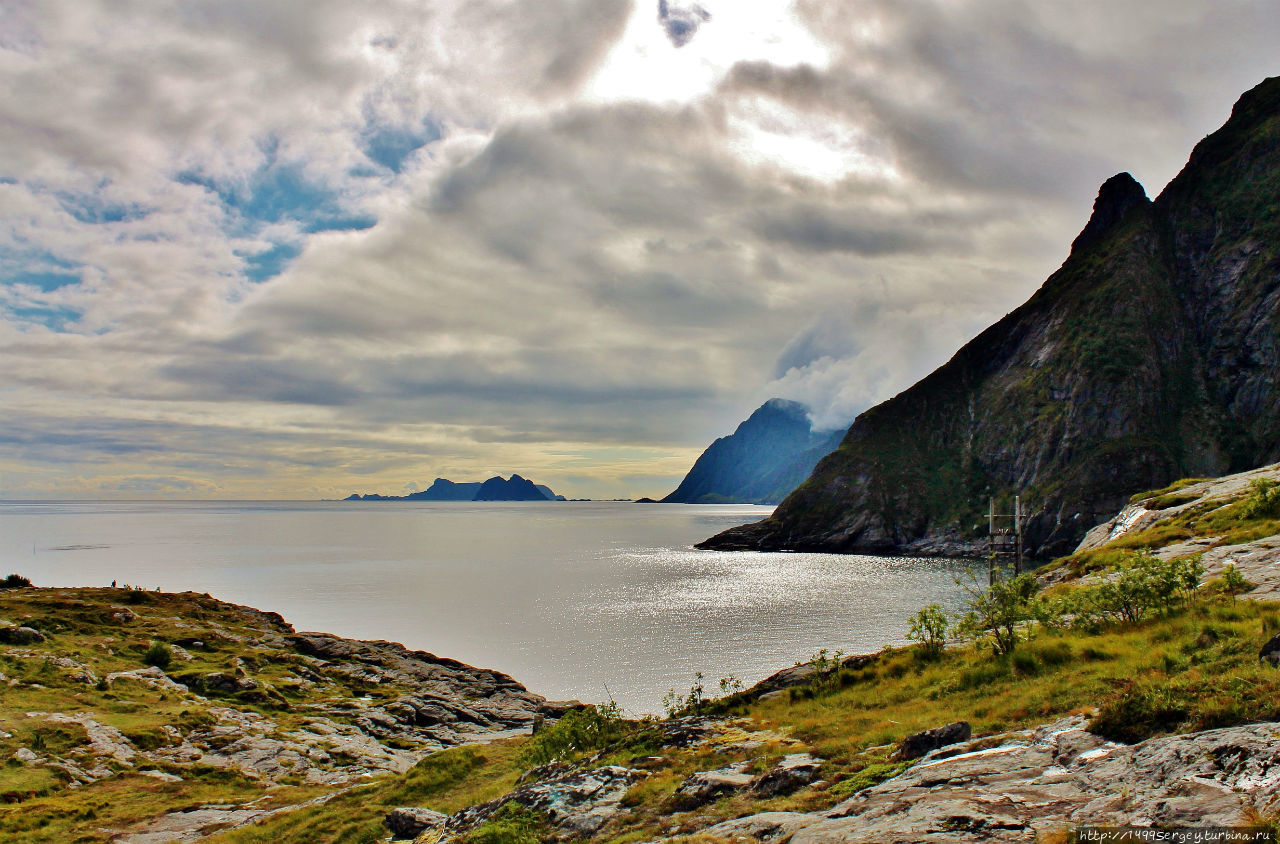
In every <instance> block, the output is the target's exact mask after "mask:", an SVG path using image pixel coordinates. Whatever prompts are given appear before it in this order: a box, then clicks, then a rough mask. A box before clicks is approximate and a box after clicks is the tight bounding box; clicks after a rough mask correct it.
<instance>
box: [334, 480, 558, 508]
mask: <svg viewBox="0 0 1280 844" xmlns="http://www.w3.org/2000/svg"><path fill="white" fill-rule="evenodd" d="M343 501H564V496H563V495H557V494H556V493H555V492H553V491H552V490H551V487H549V486H546V485H545V484H535V483H533V481H530V480H528V479H526V478H522V477H520V475H517V474H514V473H513V474H512V475H511V477H510V478H506V479H504V478H503V477H502V476H501V475H494V476H493V477H492V478H489V479H488V480H485V481H464V482H461V483H455V482H454V481H451V480H449V479H448V478H436V479H435V480H434V481H432V483H431V486H429V487H428V488H426V489H424V490H421V491H419V492H411V493H409V494H408V495H379V494H378V493H370V494H368V495H360V494H359V493H354V492H353V493H352V494H351V495H348V496H347V497H346V498H344V499H343Z"/></svg>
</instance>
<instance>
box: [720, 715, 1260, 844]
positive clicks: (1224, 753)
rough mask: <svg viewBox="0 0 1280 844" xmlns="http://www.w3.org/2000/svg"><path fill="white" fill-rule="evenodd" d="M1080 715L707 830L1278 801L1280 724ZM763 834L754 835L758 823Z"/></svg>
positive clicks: (1003, 824)
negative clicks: (1106, 731) (1101, 722)
mask: <svg viewBox="0 0 1280 844" xmlns="http://www.w3.org/2000/svg"><path fill="white" fill-rule="evenodd" d="M1085 724H1086V719H1085V718H1084V717H1083V716H1075V717H1072V718H1067V719H1064V720H1061V721H1058V722H1056V723H1054V724H1050V725H1047V726H1044V727H1041V728H1039V729H1036V730H1028V731H1021V732H1017V733H1010V734H1008V735H1006V736H1003V737H1001V738H1003V741H1001V742H1000V743H998V744H996V745H995V746H991V739H985V740H979V741H973V742H969V743H966V744H959V745H953V746H951V747H948V748H946V749H945V750H942V751H935V752H933V753H931V754H929V755H926V756H925V757H924V758H923V759H921V760H920V761H919V762H918V763H917V764H915V765H914V766H912V767H911V768H909V769H908V770H906V771H905V772H903V773H902V774H901V775H899V776H897V777H895V778H893V779H891V780H887V781H885V782H883V783H880V784H879V785H876V786H873V787H871V788H868V789H865V790H864V791H861V792H859V793H858V794H856V795H854V796H853V797H851V798H849V799H848V800H846V801H844V802H842V803H840V804H838V805H836V806H835V807H833V808H832V809H830V810H828V811H825V812H818V813H812V814H803V813H789V812H770V813H765V814H762V815H756V816H750V817H747V818H739V819H737V820H734V821H730V822H727V823H725V824H719V825H717V826H714V827H711V828H709V829H708V830H706V832H707V833H709V834H712V835H724V836H727V835H729V834H730V833H735V834H737V833H745V834H753V835H757V838H758V839H759V840H762V841H770V840H779V839H780V838H781V837H782V836H783V835H791V836H792V837H791V838H790V839H789V840H790V842H791V844H834V842H841V844H854V842H868V843H869V842H876V844H908V842H910V844H916V843H917V842H927V841H938V842H943V841H945V842H948V844H952V843H953V842H979V841H1027V840H1034V839H1035V838H1036V836H1037V835H1040V834H1044V833H1055V832H1059V831H1062V830H1064V829H1066V828H1069V827H1075V826H1079V825H1081V824H1086V823H1087V824H1090V825H1126V826H1240V825H1244V824H1245V823H1246V821H1247V817H1248V816H1249V814H1250V813H1251V812H1262V813H1266V812H1269V811H1273V810H1274V809H1276V808H1277V807H1280V741H1278V740H1277V739H1278V738H1280V724H1276V723H1265V724H1250V725H1247V726H1242V727H1227V728H1223V729H1219V730H1209V731H1205V732H1201V733H1192V734H1188V735H1176V736H1163V737H1159V738H1154V739H1149V740H1147V741H1144V742H1142V743H1141V744H1136V745H1121V744H1115V743H1113V742H1109V741H1106V740H1105V739H1103V738H1101V737H1099V736H1096V735H1094V734H1093V733H1090V732H1088V731H1087V730H1086V729H1085ZM757 830H758V831H759V834H757V832H756V831H757Z"/></svg>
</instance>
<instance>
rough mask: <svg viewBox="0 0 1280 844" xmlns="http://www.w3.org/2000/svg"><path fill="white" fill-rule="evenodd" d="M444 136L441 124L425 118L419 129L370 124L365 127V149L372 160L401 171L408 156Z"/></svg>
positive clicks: (392, 169)
mask: <svg viewBox="0 0 1280 844" xmlns="http://www.w3.org/2000/svg"><path fill="white" fill-rule="evenodd" d="M443 136H444V133H443V132H442V131H441V129H440V125H439V124H437V123H435V122H434V121H432V120H430V119H424V120H423V121H422V125H421V126H420V127H419V128H417V129H410V128H406V127H401V126H372V125H370V126H368V127H366V128H365V132H364V147H363V149H364V154H365V156H366V157H367V158H368V159H369V160H370V161H372V162H374V163H376V164H381V165H382V166H383V167H386V168H387V169H388V170H390V171H391V172H392V173H399V172H400V168H401V167H403V166H404V160H405V159H406V158H408V157H409V156H410V155H412V154H413V153H415V152H417V151H418V150H419V149H421V148H422V147H424V146H426V145H427V144H429V143H431V142H432V141H438V140H440V138H442V137H443Z"/></svg>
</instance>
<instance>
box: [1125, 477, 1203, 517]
mask: <svg viewBox="0 0 1280 844" xmlns="http://www.w3.org/2000/svg"><path fill="white" fill-rule="evenodd" d="M1211 480H1213V478H1180V479H1179V480H1176V481H1174V482H1173V483H1171V484H1169V485H1168V486H1164V487H1161V488H1160V489H1149V490H1147V491H1146V492H1139V493H1137V494H1136V495H1132V496H1130V497H1129V503H1130V504H1137V503H1138V502H1139V501H1146V500H1147V499H1150V498H1160V497H1162V496H1168V495H1169V494H1170V493H1174V492H1177V491H1178V490H1180V489H1186V488H1187V487H1189V486H1191V485H1193V484H1199V483H1204V482H1205V481H1211ZM1166 506H1169V507H1172V506H1174V505H1172V504H1170V505H1166ZM1159 509H1164V508H1163V507H1162V508H1159Z"/></svg>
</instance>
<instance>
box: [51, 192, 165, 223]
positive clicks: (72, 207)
mask: <svg viewBox="0 0 1280 844" xmlns="http://www.w3.org/2000/svg"><path fill="white" fill-rule="evenodd" d="M54 195H55V196H56V197H57V198H58V204H60V205H61V206H62V210H64V211H66V212H67V213H68V214H70V215H71V216H72V217H75V218H76V220H78V221H79V222H81V223H91V224H102V223H122V222H128V221H131V220H141V219H142V218H143V217H145V216H147V215H148V214H150V213H151V209H150V208H146V207H145V206H142V205H138V204H136V203H122V202H110V201H108V200H105V199H103V198H102V197H100V196H97V195H95V194H86V193H71V192H68V191H62V192H59V193H56V194H54Z"/></svg>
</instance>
